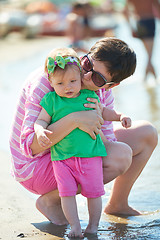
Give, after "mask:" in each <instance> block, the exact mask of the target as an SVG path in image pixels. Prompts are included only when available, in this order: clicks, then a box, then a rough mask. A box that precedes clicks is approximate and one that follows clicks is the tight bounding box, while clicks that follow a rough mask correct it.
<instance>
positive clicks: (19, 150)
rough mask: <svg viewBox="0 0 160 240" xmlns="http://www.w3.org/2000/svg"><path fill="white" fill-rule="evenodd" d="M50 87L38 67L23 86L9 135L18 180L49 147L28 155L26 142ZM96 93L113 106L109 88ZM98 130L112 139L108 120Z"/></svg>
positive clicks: (25, 176) (28, 174)
mask: <svg viewBox="0 0 160 240" xmlns="http://www.w3.org/2000/svg"><path fill="white" fill-rule="evenodd" d="M52 90H53V89H52V87H51V86H50V83H49V82H48V79H47V78H46V76H45V74H44V72H43V69H42V68H39V69H37V70H36V71H34V72H33V73H32V74H31V75H30V76H29V77H28V78H27V80H26V82H25V84H24V86H23V90H22V92H21V96H20V98H19V102H18V104H17V110H16V115H15V118H14V122H13V126H12V131H11V136H10V150H11V155H12V166H13V168H12V173H13V175H14V177H15V179H16V180H17V181H19V182H21V181H25V180H28V179H30V178H31V177H32V175H33V171H34V169H35V166H36V163H37V161H38V160H39V159H40V158H42V157H45V154H47V153H48V152H49V151H50V150H46V151H44V152H42V153H40V154H37V155H34V156H32V152H31V149H30V145H31V143H32V141H33V136H34V122H35V120H36V119H37V117H38V115H39V113H40V111H41V106H40V105H39V102H40V101H41V99H42V97H43V96H44V95H45V94H46V93H48V92H49V91H52ZM98 95H99V97H100V100H101V103H102V104H103V105H105V106H108V107H110V108H113V100H114V99H113V96H112V92H111V90H109V91H105V90H104V89H100V90H99V92H98ZM102 131H103V132H104V134H105V136H106V137H107V139H109V140H116V139H115V136H114V133H113V127H112V123H111V122H105V123H104V125H103V127H102Z"/></svg>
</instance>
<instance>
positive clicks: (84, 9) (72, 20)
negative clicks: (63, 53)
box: [66, 1, 92, 53]
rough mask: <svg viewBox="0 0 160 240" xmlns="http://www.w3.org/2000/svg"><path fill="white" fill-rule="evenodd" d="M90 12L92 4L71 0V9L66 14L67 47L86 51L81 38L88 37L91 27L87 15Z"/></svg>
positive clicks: (88, 15)
mask: <svg viewBox="0 0 160 240" xmlns="http://www.w3.org/2000/svg"><path fill="white" fill-rule="evenodd" d="M91 14H92V6H91V5H90V4H89V3H88V2H82V1H81V2H79V1H76V2H73V4H72V10H71V12H70V13H69V14H68V15H67V17H66V20H67V29H66V36H67V37H68V39H69V42H70V44H69V47H71V48H74V49H75V50H76V51H81V52H84V53H87V52H88V50H87V49H86V47H85V44H84V42H83V40H86V39H87V38H89V37H90V34H91V28H90V26H89V17H90V15H91Z"/></svg>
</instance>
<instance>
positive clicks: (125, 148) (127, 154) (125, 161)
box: [118, 143, 133, 174]
mask: <svg viewBox="0 0 160 240" xmlns="http://www.w3.org/2000/svg"><path fill="white" fill-rule="evenodd" d="M132 156H133V152H132V149H131V147H130V146H129V145H127V144H125V143H121V151H120V153H119V155H118V161H119V172H120V174H123V173H125V172H126V171H127V170H128V168H129V167H130V165H131V163H132Z"/></svg>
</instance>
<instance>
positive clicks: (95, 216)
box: [85, 197, 102, 234]
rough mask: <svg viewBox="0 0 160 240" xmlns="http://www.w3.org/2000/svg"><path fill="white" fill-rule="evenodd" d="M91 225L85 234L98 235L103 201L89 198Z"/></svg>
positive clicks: (99, 198)
mask: <svg viewBox="0 0 160 240" xmlns="http://www.w3.org/2000/svg"><path fill="white" fill-rule="evenodd" d="M88 211H89V223H88V226H87V228H86V230H85V233H92V234H96V233H97V230H98V225H99V220H100V217H101V212H102V199H101V197H98V198H88Z"/></svg>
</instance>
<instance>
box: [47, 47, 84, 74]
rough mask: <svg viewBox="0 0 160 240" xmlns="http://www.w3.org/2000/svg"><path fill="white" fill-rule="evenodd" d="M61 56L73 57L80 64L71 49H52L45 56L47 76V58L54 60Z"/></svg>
mask: <svg viewBox="0 0 160 240" xmlns="http://www.w3.org/2000/svg"><path fill="white" fill-rule="evenodd" d="M58 55H61V56H62V57H75V58H77V60H78V61H79V62H80V60H79V58H78V55H77V53H76V52H75V51H74V50H73V49H72V48H66V47H65V48H54V49H53V50H52V51H51V52H50V53H49V54H48V56H47V58H46V60H45V69H44V71H45V73H47V74H48V68H47V62H48V58H49V57H51V58H53V59H55V58H56V56H58Z"/></svg>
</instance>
